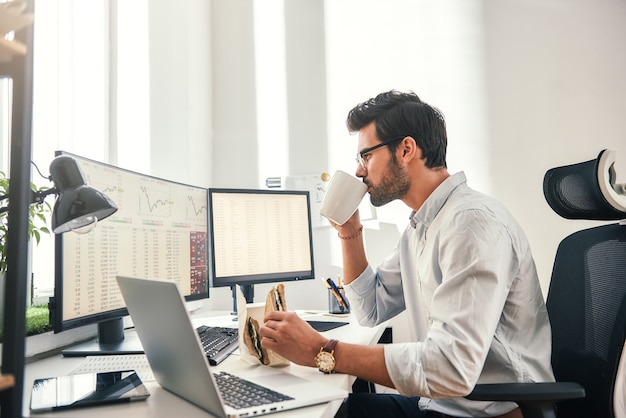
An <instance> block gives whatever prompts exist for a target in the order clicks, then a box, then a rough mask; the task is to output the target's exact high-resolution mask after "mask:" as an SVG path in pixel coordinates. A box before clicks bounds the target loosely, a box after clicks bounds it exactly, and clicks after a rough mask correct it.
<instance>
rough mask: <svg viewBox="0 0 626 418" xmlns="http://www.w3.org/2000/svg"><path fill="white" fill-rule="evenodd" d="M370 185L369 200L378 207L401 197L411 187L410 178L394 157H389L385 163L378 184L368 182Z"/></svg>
mask: <svg viewBox="0 0 626 418" xmlns="http://www.w3.org/2000/svg"><path fill="white" fill-rule="evenodd" d="M368 186H370V187H371V191H370V202H371V203H372V205H374V206H376V207H379V206H383V205H386V204H387V203H389V202H391V201H393V200H396V199H402V198H403V197H404V196H405V195H406V194H407V193H408V192H409V189H410V187H411V179H410V178H409V175H408V173H407V172H406V171H405V170H403V169H402V167H400V166H399V165H398V164H397V161H396V159H395V158H393V157H392V158H391V160H389V163H388V164H387V167H386V170H385V173H384V175H383V178H382V180H381V182H380V184H378V185H372V184H368Z"/></svg>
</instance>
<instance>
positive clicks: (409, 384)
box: [345, 172, 554, 416]
mask: <svg viewBox="0 0 626 418" xmlns="http://www.w3.org/2000/svg"><path fill="white" fill-rule="evenodd" d="M345 288H346V294H347V296H348V298H349V300H350V306H351V309H352V311H353V312H354V313H355V314H356V316H357V318H359V321H360V323H361V324H363V325H370V326H371V325H374V324H378V323H380V322H382V321H385V320H387V319H389V318H392V317H393V316H395V315H397V314H398V313H400V312H402V311H404V310H406V311H407V314H408V315H407V318H408V328H409V335H410V338H411V341H414V342H411V343H398V344H389V345H385V364H386V366H387V370H388V372H389V375H390V377H391V380H392V381H393V383H394V385H395V387H396V389H397V390H398V391H399V392H400V393H401V394H403V395H407V396H420V397H421V399H420V409H431V410H436V411H439V412H442V413H445V414H449V415H453V416H495V415H500V414H504V413H506V412H508V411H510V410H512V409H514V408H515V407H516V405H515V404H513V403H505V402H477V401H470V400H467V399H465V398H463V396H464V395H466V394H468V393H469V392H471V390H472V388H473V387H474V385H476V384H477V383H494V382H533V381H536V382H541V381H545V382H552V381H554V376H553V373H552V367H551V364H550V356H551V331H550V325H549V322H548V315H547V311H546V307H545V303H544V299H543V295H542V293H541V288H540V286H539V280H538V278H537V271H536V268H535V264H534V261H533V258H532V254H531V251H530V247H529V245H528V242H527V239H526V236H525V235H524V233H523V231H522V230H521V228H520V227H519V225H518V224H517V222H516V221H515V220H514V219H513V217H512V216H511V215H510V214H509V212H508V211H507V210H506V209H505V208H504V206H503V205H502V204H500V203H499V202H498V201H496V200H495V199H493V198H492V197H489V196H486V195H484V194H481V193H478V192H476V191H474V190H472V189H470V188H469V187H467V184H466V179H465V175H464V174H463V173H462V172H461V173H457V174H454V175H452V176H450V177H449V178H447V179H446V180H445V181H444V182H443V183H442V184H441V185H440V186H439V187H438V188H437V189H436V190H435V191H434V192H433V193H432V194H431V196H430V197H429V198H428V199H427V200H426V202H424V204H423V206H422V207H421V208H420V209H419V210H418V211H417V212H416V213H412V214H411V222H410V225H409V226H407V229H406V230H405V231H404V233H403V234H402V237H401V238H400V242H399V243H398V246H397V248H396V249H395V250H394V251H393V253H392V254H391V255H390V256H389V257H387V258H386V259H385V260H384V261H383V262H382V263H381V265H380V266H379V267H378V268H377V269H376V270H374V269H373V268H372V267H371V266H368V267H367V268H366V270H365V271H364V272H363V273H362V274H361V275H360V276H359V277H358V278H357V279H356V280H355V281H353V282H352V283H350V285H347V286H346V287H345Z"/></svg>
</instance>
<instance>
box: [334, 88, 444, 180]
mask: <svg viewBox="0 0 626 418" xmlns="http://www.w3.org/2000/svg"><path fill="white" fill-rule="evenodd" d="M372 122H375V123H376V135H377V136H378V139H380V141H381V142H383V141H386V140H389V139H391V138H393V137H396V136H402V135H405V136H411V137H412V138H414V139H415V142H416V143H417V146H418V147H420V148H421V149H422V154H423V159H424V160H425V163H426V167H428V168H436V167H446V148H447V145H448V136H447V133H446V122H445V119H444V117H443V114H442V113H441V112H440V111H439V110H438V109H436V108H434V107H432V106H430V105H429V104H427V103H424V102H423V101H421V100H420V98H419V97H418V96H417V94H415V93H413V92H408V93H403V92H400V91H397V90H391V91H388V92H386V93H380V94H379V95H378V96H376V97H374V98H371V99H369V100H367V101H365V102H363V103H360V104H358V105H357V106H355V107H354V108H353V109H352V110H350V112H349V113H348V118H347V120H346V125H347V126H348V130H349V131H350V132H357V131H360V130H361V129H363V128H364V127H365V126H367V125H369V124H370V123H372ZM399 143H400V141H398V142H395V141H394V142H392V143H391V144H389V151H390V152H391V153H392V154H393V153H394V152H395V150H396V149H397V147H398V144H399Z"/></svg>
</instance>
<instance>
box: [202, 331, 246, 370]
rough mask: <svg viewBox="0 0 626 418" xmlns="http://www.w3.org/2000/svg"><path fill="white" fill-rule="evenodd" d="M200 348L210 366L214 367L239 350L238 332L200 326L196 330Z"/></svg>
mask: <svg viewBox="0 0 626 418" xmlns="http://www.w3.org/2000/svg"><path fill="white" fill-rule="evenodd" d="M196 331H198V335H199V336H200V341H201V342H202V348H204V352H205V354H206V356H207V359H208V360H209V364H210V365H211V366H216V365H218V364H220V363H221V362H222V361H224V360H225V359H226V357H228V356H229V355H230V354H231V353H232V352H233V351H235V350H236V349H237V348H239V330H238V329H237V328H228V327H209V326H206V325H200V326H199V327H197V328H196Z"/></svg>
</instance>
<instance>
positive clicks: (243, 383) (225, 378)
mask: <svg viewBox="0 0 626 418" xmlns="http://www.w3.org/2000/svg"><path fill="white" fill-rule="evenodd" d="M214 375H215V380H216V382H217V386H218V387H219V389H220V393H221V394H222V398H223V399H224V402H225V403H226V404H227V405H228V406H231V407H233V408H235V409H243V408H250V407H255V406H260V405H268V404H271V403H275V402H281V401H289V400H293V398H292V397H290V396H287V395H284V394H282V393H279V392H275V391H273V390H271V389H268V388H266V387H263V386H260V385H257V384H256V383H252V382H250V381H249V380H245V379H242V378H240V377H237V376H234V375H232V374H230V373H226V372H220V373H214Z"/></svg>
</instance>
